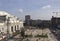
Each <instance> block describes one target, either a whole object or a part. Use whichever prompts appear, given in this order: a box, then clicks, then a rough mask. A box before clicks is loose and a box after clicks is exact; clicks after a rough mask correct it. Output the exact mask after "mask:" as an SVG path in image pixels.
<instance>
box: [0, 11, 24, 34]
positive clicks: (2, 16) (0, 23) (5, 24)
mask: <svg viewBox="0 0 60 41" xmlns="http://www.w3.org/2000/svg"><path fill="white" fill-rule="evenodd" d="M22 27H23V21H21V20H19V19H18V18H17V17H16V16H13V15H11V14H8V13H7V12H5V11H0V33H1V32H2V33H4V34H7V32H9V33H10V34H13V33H14V32H16V31H17V30H20V29H21V28H22Z"/></svg>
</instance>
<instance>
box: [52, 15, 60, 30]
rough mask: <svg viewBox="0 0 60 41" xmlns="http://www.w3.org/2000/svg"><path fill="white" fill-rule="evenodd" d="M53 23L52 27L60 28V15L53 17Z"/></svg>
mask: <svg viewBox="0 0 60 41" xmlns="http://www.w3.org/2000/svg"><path fill="white" fill-rule="evenodd" d="M51 23H52V27H53V28H54V29H55V28H59V29H60V17H53V16H52V19H51Z"/></svg>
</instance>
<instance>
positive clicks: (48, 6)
mask: <svg viewBox="0 0 60 41" xmlns="http://www.w3.org/2000/svg"><path fill="white" fill-rule="evenodd" d="M47 8H51V5H47V6H43V7H42V9H47Z"/></svg>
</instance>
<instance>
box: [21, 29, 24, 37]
mask: <svg viewBox="0 0 60 41" xmlns="http://www.w3.org/2000/svg"><path fill="white" fill-rule="evenodd" d="M21 36H22V37H24V36H25V30H24V28H22V29H21Z"/></svg>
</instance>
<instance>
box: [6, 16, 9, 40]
mask: <svg viewBox="0 0 60 41" xmlns="http://www.w3.org/2000/svg"><path fill="white" fill-rule="evenodd" d="M9 19H10V17H8V19H7V39H6V41H8V40H9V38H10V33H9Z"/></svg>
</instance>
